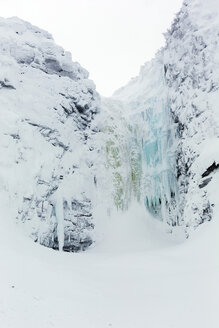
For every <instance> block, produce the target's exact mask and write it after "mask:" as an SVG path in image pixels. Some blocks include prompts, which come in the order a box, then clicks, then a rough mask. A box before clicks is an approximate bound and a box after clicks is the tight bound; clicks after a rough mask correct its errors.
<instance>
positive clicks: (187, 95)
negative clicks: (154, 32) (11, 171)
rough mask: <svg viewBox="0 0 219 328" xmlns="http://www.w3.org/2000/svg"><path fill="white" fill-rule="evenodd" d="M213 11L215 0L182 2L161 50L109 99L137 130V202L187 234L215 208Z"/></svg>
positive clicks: (218, 60)
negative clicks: (123, 110) (139, 176)
mask: <svg viewBox="0 0 219 328" xmlns="http://www.w3.org/2000/svg"><path fill="white" fill-rule="evenodd" d="M218 12H219V7H218V2H217V1H215V0H210V1H208V2H207V3H206V1H204V0H191V1H184V3H183V6H182V9H181V10H180V12H179V13H178V14H177V16H176V18H175V20H174V22H173V24H172V26H171V28H170V30H169V31H168V32H167V33H166V35H165V38H166V46H165V47H164V48H163V49H161V50H160V51H159V52H158V53H157V55H156V57H155V59H153V60H152V61H151V62H150V63H146V64H145V65H144V66H143V67H142V68H141V71H140V74H139V76H138V77H136V78H134V79H132V80H131V81H130V82H129V84H128V85H127V86H125V87H123V88H121V89H120V90H118V91H117V92H116V93H115V94H114V97H113V98H114V101H116V100H119V101H120V102H122V103H123V105H122V106H123V108H126V109H127V110H126V113H124V116H125V117H126V119H127V121H128V122H129V123H130V125H132V127H133V129H134V131H136V129H137V130H138V131H139V130H140V134H139V139H138V144H140V143H141V144H142V147H141V154H142V156H141V158H142V163H141V164H142V171H143V173H142V179H141V199H142V201H144V202H145V205H146V207H147V208H148V209H149V210H150V211H151V212H152V213H153V214H154V215H155V216H158V217H159V218H161V219H163V220H165V221H167V222H168V223H169V224H170V225H183V226H185V227H186V229H187V230H189V228H190V227H196V226H198V225H199V224H200V223H202V222H204V221H206V220H210V219H211V218H212V213H213V210H214V207H215V206H218V200H217V199H216V197H215V193H216V185H217V184H218V171H217V169H218V166H219V143H218V140H219V139H218V138H219V129H218V128H219V124H218V123H219V122H218V121H219V111H218V103H219V57H218V53H219V15H218Z"/></svg>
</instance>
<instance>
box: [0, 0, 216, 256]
mask: <svg viewBox="0 0 219 328" xmlns="http://www.w3.org/2000/svg"><path fill="white" fill-rule="evenodd" d="M218 11H219V10H218V4H217V1H216V0H209V1H208V4H206V3H205V1H204V0H188V1H184V3H183V5H182V9H181V10H180V12H179V13H178V14H177V16H176V18H175V20H174V22H173V24H172V26H171V28H170V30H169V31H167V33H166V34H165V38H166V45H165V47H164V48H163V49H161V50H160V51H159V52H158V53H157V55H156V56H155V58H154V59H153V60H152V61H151V62H149V63H146V64H145V65H144V66H143V67H142V68H141V70H140V74H139V76H138V77H136V78H134V79H132V80H131V81H130V82H129V83H128V84H127V85H126V86H125V87H123V88H121V89H120V90H118V91H117V92H116V93H115V94H114V96H113V97H112V98H110V99H106V98H104V99H102V102H100V99H99V95H98V94H97V92H96V91H95V86H94V84H93V82H92V81H90V80H89V79H88V73H87V71H86V70H84V69H83V68H82V67H81V66H80V65H79V64H78V63H74V62H72V60H71V55H70V53H68V52H65V51H64V50H63V49H62V48H61V47H59V46H57V45H56V44H55V43H54V41H53V39H52V37H51V35H50V34H48V33H47V32H45V31H43V30H40V29H39V28H37V27H34V26H32V25H31V24H29V23H27V22H24V21H22V20H20V19H18V18H10V19H0V34H1V38H0V66H1V67H0V68H1V69H0V101H1V111H0V113H1V115H0V125H1V129H0V154H1V157H0V198H1V200H2V201H1V204H0V207H1V208H0V210H1V213H4V214H3V215H5V216H10V217H12V218H17V222H19V223H20V222H22V223H24V224H23V226H24V227H26V229H27V233H28V234H29V235H31V236H32V237H33V239H34V240H35V241H36V242H39V243H41V244H43V245H45V246H48V247H51V248H54V249H60V250H66V251H78V250H80V249H85V248H87V247H88V246H89V245H91V244H92V242H93V233H92V230H93V228H94V227H95V220H94V217H95V218H96V219H97V221H98V218H99V219H100V221H101V220H102V221H103V220H106V218H107V215H110V213H111V212H112V211H113V210H114V209H117V210H122V211H124V210H128V209H129V207H130V204H132V202H133V201H137V202H139V203H140V204H142V206H145V207H146V208H147V210H149V211H150V212H151V213H152V214H153V216H154V217H157V218H159V219H161V220H163V221H165V222H167V223H168V224H169V225H170V226H182V227H183V230H184V231H185V232H186V234H187V233H189V230H190V229H193V228H194V227H197V226H198V225H199V224H200V223H203V222H204V221H206V220H211V219H212V216H213V213H214V212H215V213H216V211H217V210H219V201H218V199H217V186H218V183H219V175H218V167H219V151H218V149H219V144H218V140H219V122H218V121H219V113H218V103H219V56H218V53H219V15H218ZM100 109H101V110H100ZM99 112H101V113H100V114H98V115H96V114H97V113H99ZM145 213H146V212H145ZM145 215H146V214H145ZM137 219H138V218H136V224H138V222H137ZM100 221H99V222H100Z"/></svg>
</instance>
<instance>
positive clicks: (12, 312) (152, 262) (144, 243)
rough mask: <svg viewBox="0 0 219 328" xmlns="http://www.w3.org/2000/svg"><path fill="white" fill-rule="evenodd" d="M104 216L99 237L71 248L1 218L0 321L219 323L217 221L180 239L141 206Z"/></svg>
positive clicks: (126, 325)
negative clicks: (35, 239)
mask: <svg viewBox="0 0 219 328" xmlns="http://www.w3.org/2000/svg"><path fill="white" fill-rule="evenodd" d="M136 215H137V216H138V222H139V224H138V225H136ZM102 219H103V221H105V222H106V225H108V227H109V229H108V230H106V234H107V235H106V236H105V238H104V241H102V242H100V243H98V244H96V245H95V247H93V248H92V249H90V250H89V251H87V252H83V253H78V254H69V253H59V252H54V251H53V250H51V249H48V248H44V247H40V245H37V244H34V243H32V241H31V240H30V239H29V238H24V237H23V235H22V233H21V231H20V230H18V228H17V227H16V226H15V225H12V226H10V225H6V222H5V221H4V219H3V217H1V218H0V258H1V261H0V272H1V279H0V326H1V327H4V328H9V327H13V328H14V327H17V328H21V327H22V328H29V327H32V328H39V327H42V328H49V327H54V328H60V327H67V326H69V327H71V326H77V327H80V328H108V327H114V328H134V327H137V328H145V327H153V328H161V327H162V328H170V327H173V328H185V327H187V328H194V327H199V328H206V327H211V328H217V327H218V325H219V317H218V295H219V281H218V279H219V278H218V277H219V262H218V256H217V255H218V254H217V253H218V249H219V245H218V234H217V231H218V224H216V223H217V222H213V221H211V222H208V223H206V224H205V225H203V226H202V228H203V229H201V228H200V229H199V230H197V231H196V233H195V234H194V235H193V238H191V239H189V240H187V242H186V243H185V242H184V243H178V242H176V241H175V240H174V239H171V238H170V236H169V235H167V234H166V232H165V229H164V227H163V224H162V223H160V222H159V221H157V225H155V224H154V223H155V222H156V221H155V220H153V219H151V218H150V217H145V211H144V210H143V211H142V208H141V207H140V208H139V207H137V206H134V207H133V208H132V209H131V211H130V212H129V215H127V214H125V215H123V216H118V214H116V216H113V217H112V219H111V221H110V220H109V218H108V224H107V218H104V217H102ZM112 223H113V224H112ZM20 229H22V227H20ZM8 231H11V234H10V237H11V239H10V243H9V242H8ZM121 231H123V234H122V236H121Z"/></svg>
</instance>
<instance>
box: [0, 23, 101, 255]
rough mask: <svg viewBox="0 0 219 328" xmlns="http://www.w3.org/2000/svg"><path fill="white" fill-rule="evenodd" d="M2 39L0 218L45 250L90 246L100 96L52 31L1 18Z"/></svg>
mask: <svg viewBox="0 0 219 328" xmlns="http://www.w3.org/2000/svg"><path fill="white" fill-rule="evenodd" d="M0 35H1V38H0V102H1V110H0V112H1V113H0V126H1V129H0V154H1V157H0V197H1V205H0V206H1V215H5V216H9V215H11V217H13V218H15V217H16V218H17V220H18V222H23V223H24V226H25V227H26V228H27V231H28V233H29V234H30V235H32V237H33V238H34V240H35V241H37V242H39V243H41V244H43V245H45V246H48V247H52V248H54V249H58V248H59V249H64V250H67V251H75V250H79V249H84V248H86V247H87V246H89V245H90V244H91V243H92V237H91V233H90V230H92V229H93V222H92V199H91V197H92V188H93V186H94V174H95V173H94V171H95V170H94V169H93V157H95V155H94V154H95V153H96V150H95V148H94V145H93V141H92V136H93V135H94V134H95V133H96V132H95V131H96V127H95V126H94V125H93V123H92V122H93V118H94V117H95V115H96V113H97V112H98V111H99V96H98V94H97V93H96V91H95V86H94V84H93V82H92V81H90V80H89V79H88V73H87V71H86V70H85V69H83V68H82V67H81V66H80V65H79V64H78V63H74V62H72V60H71V54H70V53H69V52H65V51H64V50H63V49H62V48H61V47H59V46H57V45H56V44H55V43H54V41H53V39H52V37H51V35H50V34H49V33H47V32H45V31H43V30H41V29H39V28H37V27H34V26H32V25H31V24H29V23H27V22H24V21H22V20H20V19H17V18H10V19H0ZM3 200H4V201H3Z"/></svg>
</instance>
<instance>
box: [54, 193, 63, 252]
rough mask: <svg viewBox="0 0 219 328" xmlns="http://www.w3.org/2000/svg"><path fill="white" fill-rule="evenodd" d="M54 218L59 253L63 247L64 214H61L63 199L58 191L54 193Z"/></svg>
mask: <svg viewBox="0 0 219 328" xmlns="http://www.w3.org/2000/svg"><path fill="white" fill-rule="evenodd" d="M55 207H56V218H57V222H58V226H57V235H58V241H59V251H62V250H63V247H64V212H63V197H62V195H61V193H60V191H59V190H57V192H56V201H55Z"/></svg>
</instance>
